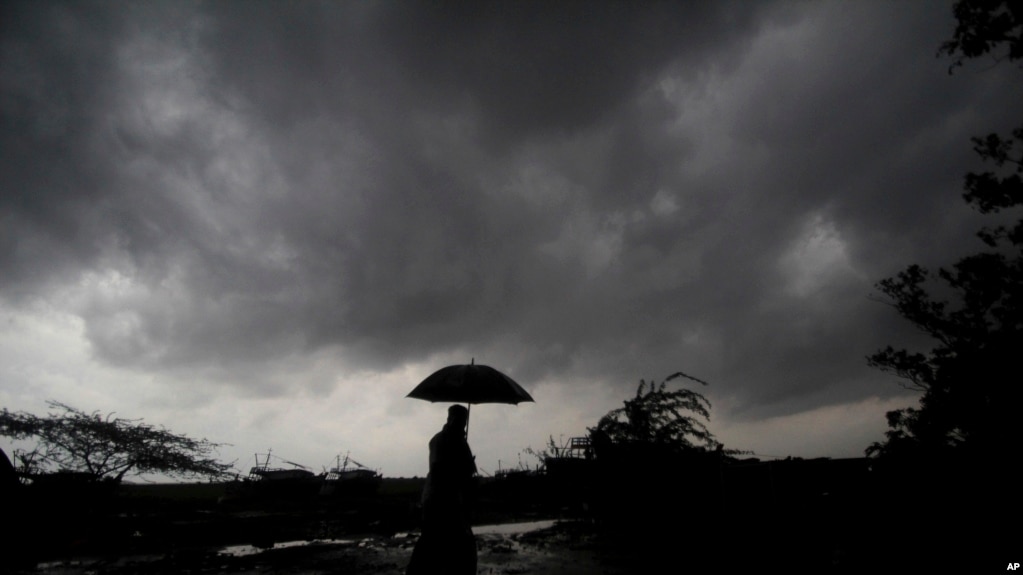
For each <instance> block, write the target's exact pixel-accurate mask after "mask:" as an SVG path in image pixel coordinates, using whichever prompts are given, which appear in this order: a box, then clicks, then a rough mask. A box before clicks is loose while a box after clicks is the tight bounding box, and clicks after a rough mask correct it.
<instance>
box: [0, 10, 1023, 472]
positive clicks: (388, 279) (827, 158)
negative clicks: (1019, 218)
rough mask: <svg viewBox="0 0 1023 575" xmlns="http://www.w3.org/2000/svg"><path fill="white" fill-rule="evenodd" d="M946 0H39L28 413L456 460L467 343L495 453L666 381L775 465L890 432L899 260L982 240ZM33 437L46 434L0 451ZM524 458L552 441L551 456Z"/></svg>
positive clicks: (23, 255) (11, 86) (482, 445)
mask: <svg viewBox="0 0 1023 575" xmlns="http://www.w3.org/2000/svg"><path fill="white" fill-rule="evenodd" d="M953 25H954V22H953V19H952V13H951V7H950V4H947V3H943V2H866V1H864V2H813V3H811V2H777V3H775V2H736V3H728V2H676V3H599V2H597V3H581V2H580V3H573V2H537V3H530V2H503V3H491V4H488V5H486V6H480V5H478V4H476V3H437V2H429V3H414V2H242V1H238V2H178V1H173V2H171V1H168V2H132V3H123V2H97V3H88V2H71V3H59V2H4V3H3V7H2V15H0V120H2V122H3V124H2V129H0V405H3V406H5V407H7V408H9V409H12V410H27V411H31V412H34V413H39V414H41V413H43V412H45V411H46V405H45V401H46V400H50V399H52V400H58V401H62V402H64V403H68V404H71V405H73V406H75V407H77V408H79V409H82V410H85V411H93V410H99V411H102V412H109V411H115V412H117V414H118V415H121V416H124V417H142V418H145V419H146V420H147V421H148V422H150V423H155V424H159V425H164V426H166V427H168V428H170V429H171V430H173V431H177V432H181V433H187V434H189V435H193V436H197V437H207V438H208V439H210V440H212V441H216V442H222V443H227V444H230V445H228V446H225V447H224V448H222V449H221V456H222V458H224V459H226V460H228V461H234V460H237V466H238V468H239V469H245V470H247V468H248V467H249V465H250V464H251V461H252V454H254V453H256V452H265V451H266V450H267V449H268V448H272V449H273V451H274V453H276V454H278V455H281V456H282V457H285V458H286V459H289V460H291V461H296V462H300V463H303V464H305V465H307V466H309V467H311V468H313V469H314V470H316V471H319V470H320V467H321V466H323V465H327V464H329V463H330V462H331V460H332V458H334V456H335V455H337V454H338V453H341V454H345V453H349V452H350V454H351V456H352V457H353V458H355V459H356V460H358V461H361V462H363V463H365V464H367V465H369V466H371V467H374V468H377V469H379V470H380V471H382V472H383V473H384V474H385V475H387V476H411V475H424V474H425V472H426V445H427V442H428V441H429V438H430V436H431V435H432V434H433V433H434V432H435V431H437V430H438V429H439V428H440V426H441V425H442V423H443V419H444V416H445V409H446V406H447V405H446V404H430V403H427V402H422V401H418V400H413V399H406V398H405V397H404V396H405V394H406V393H408V392H409V391H410V390H411V389H412V388H413V387H414V386H415V385H416V384H417V383H418V382H419V381H420V380H422V379H423V378H425V377H426V376H427V375H429V374H430V373H432V372H433V371H435V370H436V369H439V368H441V367H443V366H446V365H449V364H454V363H468V362H469V361H470V360H471V359H473V358H475V361H476V363H482V364H487V365H491V366H493V367H495V368H497V369H499V370H501V371H503V372H505V373H507V374H508V375H510V376H511V377H512V378H514V379H515V380H516V381H518V382H519V383H520V384H521V385H522V386H523V387H524V388H525V389H527V390H528V391H529V392H530V393H531V394H532V395H533V397H534V398H535V400H536V403H535V404H531V403H524V404H521V405H519V406H517V407H516V406H507V405H480V406H474V408H473V410H472V422H471V426H472V428H471V430H470V443H471V444H472V446H473V449H474V451H475V453H476V455H477V462H478V464H479V466H480V467H481V468H482V469H483V470H485V471H488V472H491V473H492V472H493V471H495V470H496V469H497V467H498V465H499V462H500V465H501V466H504V467H509V466H515V465H517V464H518V462H519V458H520V452H521V450H522V449H524V448H526V447H534V448H540V447H543V446H544V444H545V443H546V440H547V438H548V437H549V436H553V437H554V438H555V440H556V441H562V440H567V438H569V437H571V436H574V435H582V434H584V433H585V431H586V428H587V427H588V426H593V425H594V424H596V422H597V420H598V419H599V418H600V416H601V415H603V414H604V413H605V412H607V411H608V410H610V409H613V408H615V407H617V406H619V405H621V402H622V401H623V400H624V399H626V398H628V397H630V396H631V395H633V394H634V393H635V389H636V385H637V383H638V382H639V380H640V379H641V378H642V379H647V380H650V379H655V380H660V379H663V378H664V377H665V376H667V375H669V374H671V373H673V372H676V371H684V372H686V373H689V374H691V375H693V376H696V377H698V378H700V379H703V380H705V381H708V382H710V385H709V386H708V387H706V388H702V387H701V388H700V391H701V392H703V393H705V395H706V396H707V397H708V398H709V399H710V400H711V402H712V404H713V409H712V412H711V416H712V420H711V422H710V428H711V430H712V431H713V432H715V433H716V434H717V436H718V438H719V439H721V440H723V441H724V442H725V444H726V446H728V447H732V448H736V449H743V450H750V451H753V452H755V453H756V454H758V455H761V456H786V455H794V456H803V457H815V456H833V457H849V456H860V455H862V453H863V450H864V448H866V447H867V445H868V444H869V443H870V442H872V441H875V440H878V439H880V438H881V437H882V435H883V432H884V430H885V420H884V412H885V411H887V410H889V409H893V408H897V407H902V406H906V405H911V404H913V403H914V402H915V401H916V398H915V397H914V396H913V395H912V394H909V392H907V391H905V390H904V389H902V388H901V387H900V386H899V385H898V382H897V380H895V379H894V378H893V377H892V376H890V375H886V374H884V373H881V372H878V371H876V370H873V369H871V368H870V367H869V366H867V364H866V360H865V357H866V356H867V355H869V354H871V353H873V352H874V351H876V350H877V349H879V348H881V347H884V346H885V345H887V344H894V345H898V346H903V345H908V346H924V349H926V346H927V344H928V342H927V341H926V340H923V339H921V338H920V336H919V335H918V334H917V332H915V331H914V329H913V328H912V326H909V325H907V324H906V323H905V322H904V321H903V320H902V319H901V318H900V317H899V316H898V315H897V314H896V313H895V311H894V310H893V309H892V308H891V307H889V306H887V305H885V304H884V303H881V302H880V301H879V299H880V298H879V295H878V293H877V290H876V289H875V288H874V284H875V283H876V282H877V281H879V280H880V279H883V278H885V277H887V276H891V275H893V274H895V273H897V272H898V271H900V270H901V269H902V268H904V267H905V266H907V265H909V264H911V263H921V264H925V265H929V266H932V267H937V266H940V265H948V264H951V263H953V262H954V261H955V259H956V258H958V257H960V256H962V255H965V254H967V253H970V252H973V251H976V250H978V249H980V248H981V247H982V245H981V244H980V242H979V240H977V239H976V238H975V237H974V232H975V231H976V230H977V229H978V228H979V227H980V226H981V225H982V224H983V221H982V219H981V218H980V217H979V216H977V215H976V214H975V213H973V212H972V211H971V210H970V208H969V207H968V206H966V204H965V203H964V202H963V201H962V199H961V194H962V178H963V175H964V174H965V173H966V172H967V171H969V170H976V169H979V168H981V167H982V165H981V164H979V161H978V160H977V159H976V157H975V155H974V154H973V153H972V152H971V145H970V141H969V138H970V137H971V136H975V135H981V134H986V133H988V132H992V131H996V130H1004V129H1005V128H1006V127H1010V126H1012V125H1015V124H1016V123H1018V120H1019V101H1020V100H1019V94H1020V88H1021V76H1023V74H1019V73H1018V70H1016V69H1014V68H1013V67H1012V66H1008V65H1002V66H995V65H993V63H991V62H984V61H981V62H974V63H971V64H970V65H968V66H966V67H964V68H962V69H959V70H958V71H956V73H955V74H952V75H950V74H949V73H948V69H949V65H950V64H951V62H950V61H949V60H948V59H947V58H939V57H937V56H936V52H937V49H938V46H939V45H940V44H941V43H942V42H943V41H945V40H947V39H949V38H950V37H951V32H952V29H953ZM0 446H2V447H4V449H5V450H7V451H8V452H10V449H11V448H12V447H13V445H12V444H10V443H9V442H7V441H6V440H4V439H0ZM521 457H522V461H523V463H528V464H532V463H535V461H534V460H531V459H529V458H528V457H526V456H524V455H523V456H521Z"/></svg>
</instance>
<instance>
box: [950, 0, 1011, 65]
mask: <svg viewBox="0 0 1023 575" xmlns="http://www.w3.org/2000/svg"><path fill="white" fill-rule="evenodd" d="M952 10H953V14H954V15H955V19H956V28H955V31H954V32H953V33H952V39H951V40H949V41H948V42H945V43H944V44H942V45H941V48H940V50H939V51H938V53H939V54H944V55H948V56H951V57H953V58H955V62H954V63H953V64H952V66H953V67H957V66H962V64H963V60H965V59H970V58H978V57H980V56H985V55H988V54H991V55H992V56H993V57H994V58H995V59H996V61H997V60H1004V59H1007V60H1009V61H1012V60H1018V59H1020V58H1023V4H1020V3H1019V2H1018V1H1015V0H959V1H958V2H956V3H955V5H954V6H953V8H952Z"/></svg>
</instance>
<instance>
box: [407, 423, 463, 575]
mask: <svg viewBox="0 0 1023 575" xmlns="http://www.w3.org/2000/svg"><path fill="white" fill-rule="evenodd" d="M468 420H469V411H468V410H467V409H466V408H464V407H462V406H461V405H452V406H451V407H450V408H448V422H447V424H445V425H444V429H442V430H441V431H440V433H438V434H437V435H434V436H433V439H431V440H430V473H429V475H427V476H426V486H425V488H424V489H423V532H422V536H421V537H420V538H419V542H418V543H416V548H415V550H414V551H413V552H412V559H411V561H410V562H409V565H408V569H407V570H406V571H405V572H406V574H407V575H422V574H425V575H433V574H461V573H465V574H475V573H476V539H475V537H474V536H473V534H472V529H471V528H470V526H469V507H470V502H469V498H470V496H471V490H472V485H473V481H474V476H475V475H476V463H475V460H474V458H473V456H472V451H471V450H470V449H469V443H468V442H467V441H466V440H465V426H466V423H467V422H468Z"/></svg>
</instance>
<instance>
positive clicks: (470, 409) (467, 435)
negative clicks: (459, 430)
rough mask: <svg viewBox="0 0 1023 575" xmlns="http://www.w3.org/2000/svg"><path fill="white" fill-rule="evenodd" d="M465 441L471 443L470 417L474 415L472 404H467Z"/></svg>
mask: <svg viewBox="0 0 1023 575" xmlns="http://www.w3.org/2000/svg"><path fill="white" fill-rule="evenodd" d="M465 405H466V407H465V440H466V441H469V415H470V414H471V413H472V404H471V403H467V404H465Z"/></svg>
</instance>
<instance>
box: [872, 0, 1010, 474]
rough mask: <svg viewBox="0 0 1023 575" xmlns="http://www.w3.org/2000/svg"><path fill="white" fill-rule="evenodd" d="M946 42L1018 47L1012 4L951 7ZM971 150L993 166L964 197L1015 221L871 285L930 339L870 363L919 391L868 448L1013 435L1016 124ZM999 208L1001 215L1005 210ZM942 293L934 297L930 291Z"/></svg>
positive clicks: (921, 448) (999, 440) (994, 450)
mask: <svg viewBox="0 0 1023 575" xmlns="http://www.w3.org/2000/svg"><path fill="white" fill-rule="evenodd" d="M954 10H955V15H956V18H957V20H958V25H957V27H956V32H955V36H954V38H953V40H951V41H949V42H947V43H945V44H944V45H942V52H943V53H946V54H948V55H950V56H954V57H956V56H958V57H959V60H957V62H956V64H957V65H958V64H961V62H962V59H963V58H975V57H977V56H980V55H983V54H987V53H989V52H991V51H993V50H1001V49H1003V48H1005V47H1006V46H1005V45H1007V49H1008V52H1007V55H1006V57H1008V59H1010V60H1015V59H1018V58H1020V57H1021V56H1023V54H1021V52H1020V50H1021V47H1020V35H1021V27H1023V18H1021V16H1023V12H1021V10H1023V8H1021V6H1020V5H1019V3H1011V2H990V1H979V0H969V1H961V2H958V3H957V4H956V5H955V9H954ZM973 145H974V146H973V149H974V151H975V152H976V153H977V154H978V155H979V156H980V158H981V159H982V160H983V161H985V162H986V163H987V164H988V166H989V167H990V168H991V169H990V170H988V171H984V172H980V173H970V174H967V175H966V177H965V181H964V189H965V193H964V194H963V198H964V199H965V200H966V202H967V203H969V204H970V205H971V206H973V207H974V208H975V209H977V210H978V211H980V212H981V213H983V214H998V213H1000V212H1008V211H1010V210H1016V211H1017V213H1016V214H1015V215H1014V216H1013V217H1012V218H1008V220H1013V219H1014V220H1015V222H1014V223H1013V224H1012V225H1008V226H1007V225H1004V224H1002V225H997V226H994V227H985V228H984V229H982V230H980V231H979V232H978V234H977V235H978V236H979V237H980V239H981V240H982V241H983V243H984V245H985V246H986V248H985V249H984V250H983V251H981V252H979V253H976V254H973V255H970V256H967V257H965V258H962V259H961V260H959V261H958V262H957V263H955V264H954V265H953V266H952V268H951V269H945V268H942V269H940V270H938V272H937V273H936V274H934V273H931V272H929V271H928V270H926V269H924V268H923V267H921V266H918V265H912V266H909V267H908V268H907V269H906V270H904V271H903V272H901V273H899V274H898V275H897V276H895V277H893V278H888V279H885V280H883V281H881V282H879V283H878V284H877V287H878V289H879V290H880V291H881V293H883V294H884V295H885V296H886V298H887V300H888V301H889V303H891V305H892V306H893V307H895V309H896V310H897V311H898V312H899V314H900V315H902V316H903V317H904V318H905V319H907V320H908V321H910V322H911V323H913V325H915V326H916V327H918V328H919V329H921V330H922V331H923V332H924V333H926V334H927V335H929V336H931V337H932V338H933V339H934V340H935V341H936V342H937V344H936V346H935V347H934V348H933V349H931V350H930V351H929V352H928V353H920V352H910V351H907V350H904V349H895V348H893V347H891V346H889V347H886V348H885V349H883V350H881V351H879V352H877V353H875V354H874V355H872V356H870V357H869V358H868V362H869V363H870V364H871V365H872V366H874V367H877V368H879V369H881V370H883V371H888V372H891V373H894V374H895V375H897V376H898V377H900V378H901V379H902V380H903V381H904V382H905V383H904V385H905V386H906V387H907V388H910V389H914V390H917V391H920V392H922V396H921V399H920V406H919V407H918V408H907V409H901V410H897V411H893V412H890V413H888V424H889V431H888V432H887V434H886V441H884V442H881V443H875V444H873V445H871V446H870V447H869V448H868V449H867V452H868V454H875V455H900V456H920V455H938V456H943V455H949V454H950V453H952V452H955V453H960V454H962V453H972V454H981V455H984V456H993V455H998V454H1005V453H1007V450H1009V449H1012V448H1014V447H1015V446H1016V445H1017V441H1018V439H1019V438H1020V436H1021V435H1020V425H1019V424H1018V423H1017V421H1018V416H1017V415H1016V413H1015V411H1016V410H1017V409H1018V406H1019V405H1020V403H1019V400H1020V396H1021V393H1020V387H1021V386H1020V383H1019V375H1018V371H1019V369H1018V365H1017V363H1016V361H1015V360H1016V359H1017V357H1018V355H1019V354H1020V352H1023V218H1019V215H1018V209H1019V207H1020V206H1023V180H1021V176H1023V127H1018V128H1016V129H1015V130H1013V131H1012V132H1011V133H1010V135H1008V136H1002V135H999V134H994V133H992V134H989V135H987V136H985V137H982V138H973ZM1003 215H1005V214H1004V213H1003ZM939 291H940V292H944V293H946V294H949V297H939V296H937V295H934V294H935V293H937V292H939Z"/></svg>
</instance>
